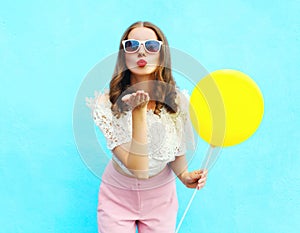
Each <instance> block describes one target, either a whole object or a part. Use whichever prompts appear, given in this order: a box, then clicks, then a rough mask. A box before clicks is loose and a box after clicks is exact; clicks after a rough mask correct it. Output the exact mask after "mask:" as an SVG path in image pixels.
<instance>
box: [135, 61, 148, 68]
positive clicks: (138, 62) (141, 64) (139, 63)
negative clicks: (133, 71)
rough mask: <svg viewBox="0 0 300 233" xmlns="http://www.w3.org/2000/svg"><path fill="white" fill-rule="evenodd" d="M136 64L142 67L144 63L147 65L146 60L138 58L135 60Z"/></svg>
mask: <svg viewBox="0 0 300 233" xmlns="http://www.w3.org/2000/svg"><path fill="white" fill-rule="evenodd" d="M136 64H137V65H138V66H139V67H144V66H145V65H147V61H145V60H144V59H140V60H138V61H137V62H136Z"/></svg>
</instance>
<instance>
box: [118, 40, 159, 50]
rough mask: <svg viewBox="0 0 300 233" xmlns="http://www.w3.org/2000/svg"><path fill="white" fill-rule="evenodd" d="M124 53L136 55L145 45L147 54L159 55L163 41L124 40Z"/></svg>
mask: <svg viewBox="0 0 300 233" xmlns="http://www.w3.org/2000/svg"><path fill="white" fill-rule="evenodd" d="M122 44H123V48H124V51H125V52H126V53H136V52H137V51H138V50H139V49H140V47H141V45H142V44H143V45H144V48H145V50H146V52H148V53H158V52H159V51H160V48H161V45H162V44H163V42H162V41H159V40H134V39H129V40H123V41H122Z"/></svg>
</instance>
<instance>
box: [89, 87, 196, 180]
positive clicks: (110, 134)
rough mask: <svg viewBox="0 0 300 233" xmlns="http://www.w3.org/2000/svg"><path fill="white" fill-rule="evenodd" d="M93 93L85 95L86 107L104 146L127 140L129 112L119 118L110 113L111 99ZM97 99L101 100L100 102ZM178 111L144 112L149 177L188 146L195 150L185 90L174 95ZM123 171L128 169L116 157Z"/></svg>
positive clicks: (130, 135)
mask: <svg viewBox="0 0 300 233" xmlns="http://www.w3.org/2000/svg"><path fill="white" fill-rule="evenodd" d="M102 97H104V95H103V94H102V93H98V92H95V98H87V99H86V103H87V106H88V107H90V108H91V115H92V117H93V120H94V122H95V124H96V125H97V126H98V127H99V128H100V130H101V131H102V133H103V134H104V136H105V138H106V142H107V147H108V148H109V149H110V150H112V149H114V148H115V147H116V146H119V145H121V144H124V143H129V142H130V141H131V137H132V116H131V111H128V112H126V114H122V115H121V117H120V118H117V117H116V116H114V115H113V114H112V112H111V102H110V101H109V98H108V95H106V96H105V97H104V98H102ZM99 100H100V101H99ZM176 103H177V104H178V111H177V113H174V114H170V113H168V112H167V111H166V110H165V109H164V108H163V109H162V110H161V113H160V116H158V115H156V114H154V112H153V111H152V110H149V111H147V129H148V153H149V155H148V157H149V176H153V175H155V174H158V173H159V172H160V171H162V170H163V169H164V167H165V166H166V165H167V164H168V163H169V162H171V161H174V160H175V157H176V156H180V155H184V154H185V152H186V150H187V149H194V135H193V130H192V126H191V123H190V119H189V96H188V94H187V92H186V91H183V92H179V91H178V94H177V99H176ZM112 159H113V160H114V161H116V162H117V163H118V164H119V166H120V167H121V168H122V169H123V171H124V172H125V173H127V174H129V175H132V174H131V172H130V171H129V170H128V169H127V168H126V167H125V166H124V164H123V163H122V162H121V161H120V160H119V159H118V158H117V157H116V156H115V155H113V156H112Z"/></svg>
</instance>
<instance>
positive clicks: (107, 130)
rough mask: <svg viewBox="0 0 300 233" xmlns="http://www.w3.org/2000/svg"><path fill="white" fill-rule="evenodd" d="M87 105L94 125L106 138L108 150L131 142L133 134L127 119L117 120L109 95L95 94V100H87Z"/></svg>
mask: <svg viewBox="0 0 300 233" xmlns="http://www.w3.org/2000/svg"><path fill="white" fill-rule="evenodd" d="M86 105H87V106H88V107H89V108H90V109H91V115H92V118H93V120H94V123H95V124H96V125H97V126H98V127H99V128H100V130H101V131H102V133H103V135H104V136H105V138H106V144H107V147H108V149H110V150H112V149H114V148H115V147H116V146H119V145H121V144H123V143H127V142H130V141H131V132H130V127H129V124H128V122H127V121H128V118H127V117H120V118H117V117H116V116H114V115H113V114H112V112H111V102H110V101H109V97H108V94H107V93H104V94H103V93H99V92H95V97H94V98H86Z"/></svg>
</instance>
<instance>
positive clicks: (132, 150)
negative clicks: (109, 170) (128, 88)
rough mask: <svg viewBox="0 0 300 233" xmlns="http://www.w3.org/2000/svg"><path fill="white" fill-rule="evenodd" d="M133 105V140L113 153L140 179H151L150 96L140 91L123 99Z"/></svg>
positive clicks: (118, 147) (115, 149)
mask: <svg viewBox="0 0 300 233" xmlns="http://www.w3.org/2000/svg"><path fill="white" fill-rule="evenodd" d="M122 100H123V101H124V102H126V103H127V104H129V105H131V106H132V107H133V108H134V109H133V110H132V140H131V142H130V143H129V144H127V145H125V146H124V145H120V146H117V147H116V148H114V149H113V153H114V154H115V155H116V156H117V157H118V158H119V159H120V160H121V162H122V163H123V164H124V165H125V167H126V168H128V170H130V171H131V172H132V174H133V175H135V176H136V177H137V178H139V179H147V178H149V171H148V170H149V159H148V146H147V118H146V113H147V103H148V101H149V96H148V94H147V93H145V92H143V91H140V92H139V91H138V92H136V93H135V95H134V94H132V95H130V96H127V97H126V98H124V99H122Z"/></svg>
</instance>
